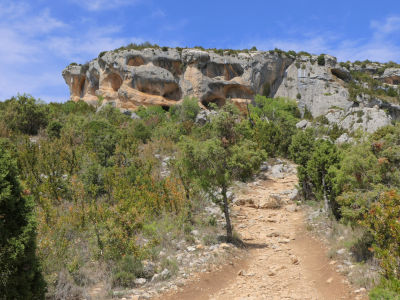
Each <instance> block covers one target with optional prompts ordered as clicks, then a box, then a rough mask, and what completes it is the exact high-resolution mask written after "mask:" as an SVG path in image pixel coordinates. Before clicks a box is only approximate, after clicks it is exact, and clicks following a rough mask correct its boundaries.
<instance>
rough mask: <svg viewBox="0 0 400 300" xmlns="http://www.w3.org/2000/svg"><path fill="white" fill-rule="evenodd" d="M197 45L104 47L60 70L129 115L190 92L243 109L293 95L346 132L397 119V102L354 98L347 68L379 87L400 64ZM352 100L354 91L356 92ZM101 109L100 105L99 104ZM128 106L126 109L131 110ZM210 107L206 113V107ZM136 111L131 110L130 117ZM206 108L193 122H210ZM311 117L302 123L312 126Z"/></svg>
mask: <svg viewBox="0 0 400 300" xmlns="http://www.w3.org/2000/svg"><path fill="white" fill-rule="evenodd" d="M220 53H221V52H218V53H216V52H214V51H212V50H199V49H179V50H178V49H175V48H146V49H143V50H115V51H109V52H105V53H103V54H101V55H99V57H98V58H96V59H94V60H92V61H91V62H89V63H87V64H85V65H76V64H71V65H69V66H68V67H67V68H65V69H64V70H63V72H62V75H63V77H64V79H65V82H66V83H67V85H68V86H69V89H70V94H71V99H72V100H74V101H78V100H80V99H82V100H84V101H86V102H88V103H91V104H95V105H98V101H99V99H104V100H105V101H103V104H102V105H106V104H107V103H108V104H111V105H113V106H114V107H117V108H120V109H121V110H122V111H125V112H126V113H130V112H129V111H132V110H135V109H137V108H138V107H140V106H149V105H160V106H163V107H164V108H166V109H167V108H168V107H169V106H171V105H174V104H177V103H180V101H181V100H182V99H183V98H184V97H186V96H188V97H196V98H197V99H199V102H200V106H202V107H207V106H208V105H209V104H210V103H215V104H217V105H219V106H221V105H223V104H224V103H225V101H226V99H231V100H232V101H233V102H234V103H236V104H237V105H238V106H239V108H241V109H242V110H243V111H245V110H246V104H247V103H249V102H251V101H252V100H253V99H254V96H255V95H256V94H264V95H268V96H269V97H285V98H290V99H295V100H296V101H297V103H298V106H299V109H300V111H301V112H302V113H303V114H308V116H310V115H311V116H312V117H314V118H315V117H319V116H325V115H326V117H327V119H328V120H329V122H330V123H335V124H338V125H340V126H341V127H343V128H344V129H348V130H351V131H352V130H355V129H358V128H360V129H362V130H366V131H368V132H373V131H375V130H376V129H378V128H379V127H382V126H385V125H387V124H390V122H391V120H400V105H397V104H393V103H390V102H387V101H385V100H382V99H378V98H376V97H375V96H371V95H369V94H366V93H358V94H357V95H356V99H353V100H350V98H351V97H350V92H349V89H348V86H349V82H352V83H356V84H358V85H363V84H365V83H360V82H358V81H357V80H355V79H353V78H352V76H351V73H350V71H352V72H362V73H365V74H368V75H369V76H371V79H372V77H373V78H374V79H376V80H378V82H381V83H382V87H380V88H382V89H388V88H389V86H391V87H394V88H395V89H397V88H398V85H399V83H400V68H392V67H386V69H384V72H383V71H382V67H383V66H384V65H382V64H380V63H366V64H357V63H354V64H350V63H346V64H347V65H346V64H339V63H338V62H337V61H336V58H335V57H332V56H329V55H325V56H324V60H323V63H321V61H320V60H319V59H318V56H316V55H303V56H297V57H296V58H294V57H292V56H290V55H289V54H285V53H279V52H276V51H268V52H263V51H247V52H237V53H234V54H232V53H229V52H227V51H225V52H223V54H220ZM353 98H354V95H353ZM99 109H101V107H100V108H99ZM128 110H129V111H128ZM206 112H207V111H206ZM133 116H134V115H133ZM207 119H208V113H204V114H200V115H199V117H198V120H197V121H196V122H198V123H200V124H204V123H205V122H207ZM309 126H310V124H308V123H307V122H303V123H299V124H298V127H299V128H303V129H305V128H307V127H309Z"/></svg>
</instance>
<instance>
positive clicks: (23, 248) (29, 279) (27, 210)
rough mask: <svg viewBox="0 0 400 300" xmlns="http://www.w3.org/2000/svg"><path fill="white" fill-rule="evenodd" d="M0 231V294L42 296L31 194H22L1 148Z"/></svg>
mask: <svg viewBox="0 0 400 300" xmlns="http://www.w3.org/2000/svg"><path fill="white" fill-rule="evenodd" d="M25 194H28V192H27V191H26V192H25ZM0 232H1V236H0V265H1V269H0V274H1V280H0V294H1V295H2V296H1V297H4V298H7V299H42V298H44V292H45V283H44V281H43V277H42V275H41V273H40V266H39V262H38V260H37V258H36V254H35V250H36V241H35V239H36V221H35V217H34V212H33V202H32V198H31V197H29V196H26V195H25V196H22V189H21V186H20V183H19V181H18V173H17V167H16V163H15V161H14V160H13V159H12V158H11V155H10V154H9V153H8V152H7V151H6V150H5V149H4V148H0Z"/></svg>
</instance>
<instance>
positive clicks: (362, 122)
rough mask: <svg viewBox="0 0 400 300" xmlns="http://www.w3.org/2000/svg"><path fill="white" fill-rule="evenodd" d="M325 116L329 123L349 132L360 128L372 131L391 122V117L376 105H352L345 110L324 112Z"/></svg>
mask: <svg viewBox="0 0 400 300" xmlns="http://www.w3.org/2000/svg"><path fill="white" fill-rule="evenodd" d="M326 118H327V119H328V121H329V122H330V123H333V124H338V125H339V126H340V127H342V128H343V129H346V130H348V131H351V132H353V131H356V130H358V129H361V130H364V131H367V132H369V133H372V132H375V131H376V130H377V129H379V128H381V127H383V126H387V125H390V124H391V122H392V118H391V117H390V116H389V115H387V114H386V113H385V111H383V110H382V109H379V108H378V107H377V106H375V107H373V108H368V107H364V108H360V107H353V108H350V109H349V110H347V111H344V110H340V109H336V110H331V111H330V112H329V113H327V114H326Z"/></svg>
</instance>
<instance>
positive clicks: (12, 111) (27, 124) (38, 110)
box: [3, 95, 48, 134]
mask: <svg viewBox="0 0 400 300" xmlns="http://www.w3.org/2000/svg"><path fill="white" fill-rule="evenodd" d="M3 113H4V121H5V123H6V124H7V126H8V127H9V128H10V129H11V130H13V131H17V132H21V133H25V134H37V133H38V131H39V129H40V128H44V127H46V125H47V122H48V107H47V106H46V105H44V104H42V103H40V102H39V101H37V100H36V99H34V98H33V97H32V96H29V95H19V96H17V97H13V98H11V99H10V100H7V101H6V103H5V109H4V112H3Z"/></svg>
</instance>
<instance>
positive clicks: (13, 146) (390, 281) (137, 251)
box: [0, 95, 400, 299]
mask: <svg viewBox="0 0 400 300" xmlns="http://www.w3.org/2000/svg"><path fill="white" fill-rule="evenodd" d="M213 109H214V110H215V113H214V114H211V115H210V116H209V119H210V120H209V121H208V122H206V123H205V124H204V125H199V124H198V123H196V122H195V120H196V116H197V115H198V114H199V112H200V109H199V107H198V105H197V100H196V99H190V98H187V99H185V100H184V101H183V103H182V105H179V106H174V107H171V108H170V109H169V111H166V110H164V109H163V108H161V107H148V108H141V109H139V110H138V111H137V112H136V114H137V115H138V116H140V119H132V118H131V117H130V116H129V115H127V114H123V113H121V112H120V111H119V110H117V109H115V108H113V107H111V106H106V107H105V108H103V109H102V110H101V111H99V112H98V113H96V109H95V108H94V107H92V106H89V105H87V104H86V103H84V102H82V101H79V102H76V103H75V102H66V103H63V104H60V103H50V104H44V103H41V102H40V101H38V100H36V99H34V98H32V97H30V96H28V95H19V96H17V97H15V98H12V99H10V100H7V101H5V102H2V103H0V137H1V145H2V148H1V152H0V153H1V156H0V176H3V175H2V174H3V169H4V170H6V169H7V168H9V169H10V170H12V171H11V172H13V176H12V178H14V179H10V180H11V181H10V180H9V181H4V180H3V179H2V181H1V182H0V184H1V187H2V189H3V182H5V184H7V182H11V183H10V184H11V185H10V186H13V187H14V188H13V189H14V190H13V191H14V192H13V193H12V197H11V198H10V197H7V195H6V194H4V195H6V196H3V190H2V191H1V193H0V200H1V201H2V202H3V201H5V203H8V202H9V201H14V202H15V201H20V202H19V203H21V205H26V206H27V207H33V209H34V214H35V219H36V224H37V225H36V226H33V225H31V226H30V227H29V230H30V231H29V232H30V237H31V239H29V240H27V241H26V243H28V244H29V245H30V246H29V247H33V246H32V245H33V244H32V243H33V242H32V239H33V238H34V237H35V231H36V234H37V238H36V244H37V246H36V247H37V248H36V256H37V259H38V262H40V266H39V265H38V266H37V268H35V269H32V272H34V270H41V272H42V275H43V277H44V279H45V281H46V283H47V295H48V296H49V297H59V298H61V297H64V296H65V295H70V297H72V296H71V295H73V297H80V296H81V293H82V290H83V288H84V287H85V286H88V285H91V284H93V282H94V281H95V280H99V278H110V285H111V286H112V287H121V286H124V287H132V286H133V280H134V279H135V278H137V277H146V276H147V277H148V278H150V277H151V275H149V274H147V273H146V272H145V271H144V261H145V260H147V261H158V260H159V259H160V258H159V252H160V251H161V249H162V248H163V247H168V246H171V244H172V243H173V242H172V241H173V240H177V239H186V240H187V241H189V242H190V241H192V240H193V236H192V235H191V231H192V230H193V229H195V228H196V229H201V230H202V231H203V232H208V233H209V234H208V235H207V236H204V241H203V242H204V243H212V242H213V241H216V239H217V235H218V234H217V233H218V228H217V226H216V223H215V220H213V219H211V218H210V217H209V216H207V214H205V212H204V206H205V205H206V203H207V202H208V201H214V202H215V203H217V204H218V205H219V206H220V207H221V211H222V212H223V213H224V216H225V219H226V221H227V224H228V226H226V227H225V228H224V230H225V235H224V236H225V237H224V238H225V239H226V240H227V241H236V237H235V232H234V228H232V227H231V226H230V225H229V223H230V222H229V221H230V215H229V211H228V210H227V207H228V204H229V201H230V199H229V197H228V195H227V190H228V188H229V187H230V185H231V184H232V183H233V181H235V180H242V181H245V180H248V179H249V178H251V177H252V176H253V175H254V174H255V173H257V170H258V169H259V167H260V164H261V163H262V162H263V161H265V160H266V159H267V158H271V157H277V156H279V157H287V158H290V159H292V160H293V161H294V162H296V163H297V164H298V176H299V188H300V190H301V193H302V195H303V197H304V199H305V200H311V199H314V200H315V201H317V202H321V203H324V206H325V207H326V208H327V210H328V211H330V212H331V214H332V216H333V218H335V219H336V220H338V221H339V222H342V223H344V224H349V225H351V226H352V227H353V228H358V229H359V230H360V231H362V232H363V235H362V236H361V237H360V239H359V240H358V241H355V242H354V244H353V245H350V247H353V246H354V247H356V248H357V249H359V251H360V253H362V255H361V257H358V259H359V260H361V261H367V260H369V259H371V257H375V258H376V259H378V260H379V262H380V263H381V270H382V278H383V279H382V281H381V283H379V285H378V287H377V288H376V289H374V290H373V291H372V293H371V297H372V298H373V299H390V298H384V297H385V295H393V294H396V293H400V289H399V286H400V281H399V280H400V264H399V262H400V246H399V245H400V234H399V232H400V225H399V221H398V220H399V218H400V211H399V207H400V190H399V186H400V185H399V184H400V173H399V164H400V157H399V153H400V125H394V126H388V127H385V128H382V129H380V130H378V131H377V132H376V133H374V134H372V135H364V134H355V135H354V138H355V139H356V140H357V143H355V144H354V145H346V144H345V145H342V146H337V145H335V144H334V140H335V139H336V138H337V137H338V136H339V135H340V134H341V132H342V131H341V130H340V129H339V128H337V127H335V126H332V127H331V128H328V129H327V128H326V127H321V128H314V129H307V130H305V131H301V130H298V129H296V126H295V124H296V123H297V122H298V121H299V118H300V113H299V111H298V108H297V105H296V102H295V101H291V100H287V99H269V98H266V97H264V96H256V97H255V101H254V105H249V115H244V114H242V113H240V112H239V110H238V109H237V108H236V107H235V106H234V105H233V104H232V103H230V102H229V101H227V104H226V105H225V106H223V107H221V108H217V107H213ZM14 162H15V163H14ZM3 166H4V168H3ZM17 177H19V181H18V180H17V179H15V178H17ZM1 178H2V177H1ZM19 182H20V183H19ZM19 184H20V185H21V187H19ZM22 191H24V192H23V193H22ZM24 195H26V196H24ZM3 199H5V200H3ZM18 199H19V200H18ZM23 199H26V200H23ZM2 202H0V205H2V204H1V203H2ZM30 203H32V206H30ZM7 207H8V206H7ZM6 213H7V214H11V215H12V216H14V217H15V218H16V217H17V216H18V214H20V212H17V211H8V210H7V209H6V208H5V207H3V206H1V211H0V216H1V217H2V219H3V218H4V217H3V216H4V215H5V214H6ZM21 218H24V219H25V220H26V221H25V222H28V223H26V224H34V223H29V222H33V221H31V220H33V216H32V215H31V214H30V212H29V209H27V211H26V215H25V216H21ZM7 224H8V223H4V224H3V223H2V224H0V225H1V226H3V227H4V226H5V227H4V230H6V231H7V230H11V229H10V228H8V227H7V226H9V225H7ZM10 226H11V225H10ZM21 228H23V227H21ZM21 230H22V229H21ZM10 232H11V231H10ZM7 242H9V238H6V241H3V242H2V248H0V250H1V252H0V259H5V260H7V259H8V258H10V257H18V260H20V261H24V259H27V257H30V259H31V258H32V255H33V252H32V251H29V253H25V254H24V252H18V253H20V254H18V255H20V256H18V255H17V250H15V251H14V250H13V251H14V252H13V253H11V252H10V251H9V249H11V248H4V247H3V244H4V243H7ZM31 249H34V248H31ZM29 255H30V256H29ZM10 261H11V260H10ZM176 264H177V262H175V261H163V262H161V265H163V266H167V267H168V268H169V269H170V271H171V274H172V276H173V275H174V271H175V272H176ZM15 270H17V269H15ZM2 272H4V270H2ZM10 274H11V273H10ZM32 274H33V273H32ZM35 274H37V273H35ZM93 274H96V275H98V276H99V277H96V278H95V277H93ZM32 278H33V277H32V276H31V277H30V279H29V280H33V279H32ZM35 278H39V277H35ZM2 284H7V282H4V281H3V282H2ZM377 284H378V283H377ZM7 286H8V288H10V286H9V285H8V284H7ZM12 288H13V289H14V290H15V289H16V288H14V287H12ZM38 291H40V289H39V285H38ZM42 291H43V290H42ZM374 297H375V298H374Z"/></svg>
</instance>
